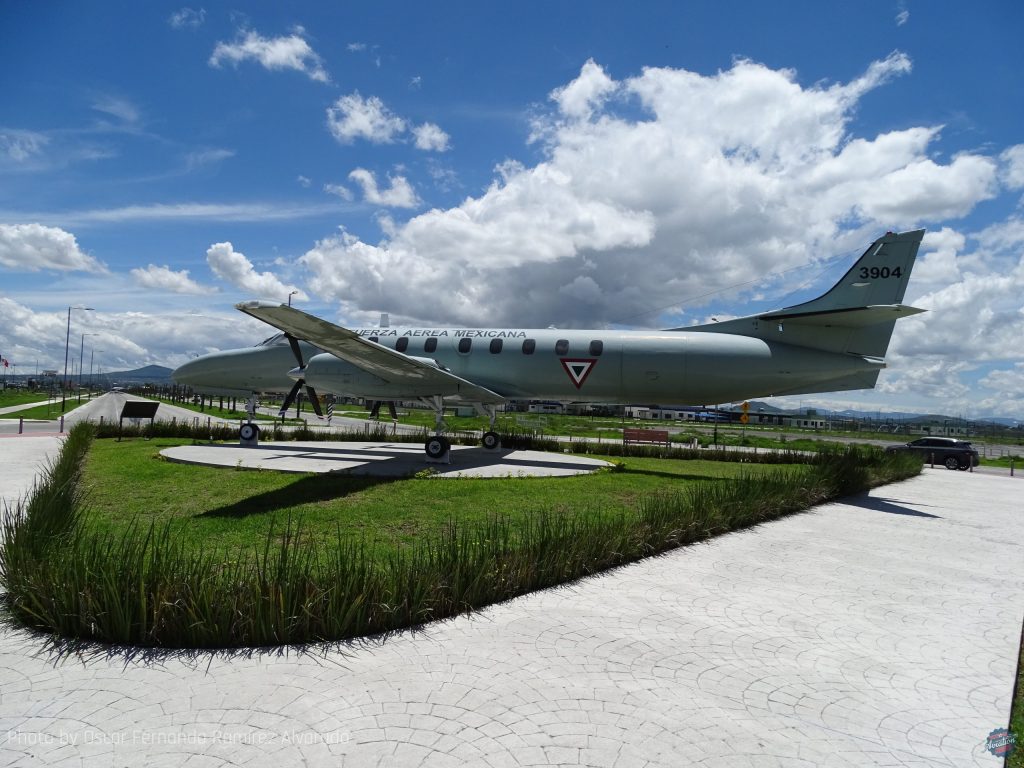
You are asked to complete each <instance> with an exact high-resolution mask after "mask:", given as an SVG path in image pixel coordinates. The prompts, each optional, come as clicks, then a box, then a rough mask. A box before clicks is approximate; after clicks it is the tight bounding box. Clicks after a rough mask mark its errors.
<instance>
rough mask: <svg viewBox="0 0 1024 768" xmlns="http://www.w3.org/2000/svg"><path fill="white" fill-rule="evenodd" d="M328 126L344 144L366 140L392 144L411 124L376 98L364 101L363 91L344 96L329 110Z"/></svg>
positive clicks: (332, 133) (371, 97) (333, 134)
mask: <svg viewBox="0 0 1024 768" xmlns="http://www.w3.org/2000/svg"><path fill="white" fill-rule="evenodd" d="M327 127H328V128H329V129H330V131H331V135H332V136H334V138H335V139H337V140H338V141H340V142H341V143H342V144H351V143H352V142H354V141H355V140H356V139H366V140H367V141H370V142H373V143H374V144H391V143H393V142H395V141H396V140H397V139H398V137H399V136H400V135H401V134H403V133H404V132H405V131H406V129H407V123H406V121H405V120H403V119H402V118H400V117H398V116H397V115H395V114H394V113H393V112H391V110H389V109H388V108H387V107H386V106H385V105H384V102H383V101H381V100H380V99H379V98H378V97H376V96H370V97H369V98H368V99H364V98H363V97H362V96H361V95H360V94H359V91H355V92H354V93H350V94H348V95H347V96H342V97H341V98H339V99H338V100H337V101H336V102H335V103H334V106H332V107H328V109H327Z"/></svg>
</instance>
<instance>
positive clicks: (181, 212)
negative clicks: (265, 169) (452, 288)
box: [0, 203, 337, 225]
mask: <svg viewBox="0 0 1024 768" xmlns="http://www.w3.org/2000/svg"><path fill="white" fill-rule="evenodd" d="M336 211H337V209H336V208H334V207H332V206H329V205H295V204H289V203H155V204H153V205H126V206H123V207H121V208H96V209H92V210H81V211H61V212H50V213H48V212H33V213H21V212H17V211H0V218H6V219H20V220H23V221H24V220H32V221H38V222H52V223H60V224H66V225H71V224H78V225H89V224H97V223H111V222H113V223H118V222H120V223H127V222H134V221H174V220H186V221H187V220H209V221H284V220H290V219H301V218H306V217H309V216H320V215H323V214H325V213H332V212H336Z"/></svg>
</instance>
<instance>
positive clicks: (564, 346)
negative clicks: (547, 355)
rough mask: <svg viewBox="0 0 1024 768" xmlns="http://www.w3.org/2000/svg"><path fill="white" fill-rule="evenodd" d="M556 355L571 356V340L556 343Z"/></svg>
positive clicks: (561, 340) (560, 340)
mask: <svg viewBox="0 0 1024 768" xmlns="http://www.w3.org/2000/svg"><path fill="white" fill-rule="evenodd" d="M555 354H556V355H567V354H569V340H568V339H559V340H558V341H556V342H555Z"/></svg>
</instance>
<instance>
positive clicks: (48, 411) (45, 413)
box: [0, 397, 89, 421]
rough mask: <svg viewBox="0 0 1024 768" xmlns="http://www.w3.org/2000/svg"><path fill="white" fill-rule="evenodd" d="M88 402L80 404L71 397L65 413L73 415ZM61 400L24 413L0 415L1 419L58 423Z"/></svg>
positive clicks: (83, 400) (26, 410) (28, 409)
mask: <svg viewBox="0 0 1024 768" xmlns="http://www.w3.org/2000/svg"><path fill="white" fill-rule="evenodd" d="M87 402H89V401H88V400H86V399H85V398H83V399H82V402H81V403H79V402H78V399H77V398H71V397H69V398H68V399H67V402H66V403H65V405H64V413H65V414H68V413H71V411H73V410H74V409H75V408H77V407H78V406H79V405H85V404H86V403H87ZM60 414H61V410H60V400H58V401H57V402H55V403H50V404H49V405H37V406H36V407H35V408H26V409H25V410H24V411H14V412H13V413H0V419H14V420H15V421H17V420H18V419H29V420H36V421H56V420H57V419H59V418H60Z"/></svg>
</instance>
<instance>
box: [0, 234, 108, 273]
mask: <svg viewBox="0 0 1024 768" xmlns="http://www.w3.org/2000/svg"><path fill="white" fill-rule="evenodd" d="M0 266H3V267H5V268H7V269H9V270H12V271H17V272H38V271H39V270H41V269H56V270H61V271H64V272H69V271H70V272H75V271H80V272H105V271H106V268H105V267H104V266H103V265H102V264H100V263H99V262H98V261H96V259H94V258H93V257H92V256H89V255H88V254H86V253H83V252H82V250H81V249H80V248H79V247H78V241H77V240H76V239H75V236H74V235H73V234H71V233H70V232H65V231H64V230H63V229H59V228H58V227H46V226H43V225H42V224H0Z"/></svg>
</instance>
